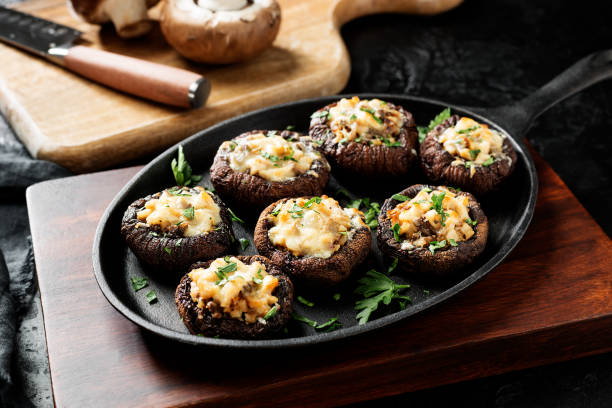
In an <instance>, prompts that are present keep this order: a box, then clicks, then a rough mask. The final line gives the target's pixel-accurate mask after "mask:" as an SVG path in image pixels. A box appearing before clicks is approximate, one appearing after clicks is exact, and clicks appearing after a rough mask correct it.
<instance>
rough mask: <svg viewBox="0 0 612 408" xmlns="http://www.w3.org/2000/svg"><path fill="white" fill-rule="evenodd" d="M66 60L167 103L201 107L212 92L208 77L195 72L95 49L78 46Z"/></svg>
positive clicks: (95, 76)
mask: <svg viewBox="0 0 612 408" xmlns="http://www.w3.org/2000/svg"><path fill="white" fill-rule="evenodd" d="M63 60H64V61H63V62H64V66H65V67H66V68H68V69H69V70H71V71H73V72H76V73H78V74H80V75H82V76H84V77H86V78H89V79H92V80H94V81H97V82H100V83H102V84H104V85H107V86H109V87H111V88H115V89H118V90H120V91H123V92H126V93H129V94H132V95H136V96H140V97H142V98H145V99H150V100H153V101H156V102H161V103H165V104H168V105H174V106H181V107H185V108H188V107H192V108H198V107H200V106H202V105H204V103H205V102H206V99H207V98H208V95H209V93H210V83H209V82H208V80H207V79H206V78H204V77H203V76H201V75H198V74H196V73H194V72H190V71H187V70H184V69H179V68H173V67H169V66H167V65H162V64H156V63H153V62H149V61H144V60H141V59H138V58H132V57H126V56H124V55H119V54H114V53H112V52H107V51H102V50H98V49H95V48H90V47H84V46H81V45H77V46H75V47H72V48H70V49H69V51H68V53H67V54H66V55H65V56H64V58H63Z"/></svg>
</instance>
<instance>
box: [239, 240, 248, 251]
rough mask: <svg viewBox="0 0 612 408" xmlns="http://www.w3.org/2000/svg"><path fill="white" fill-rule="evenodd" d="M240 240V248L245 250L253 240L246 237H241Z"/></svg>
mask: <svg viewBox="0 0 612 408" xmlns="http://www.w3.org/2000/svg"><path fill="white" fill-rule="evenodd" d="M238 241H239V242H240V249H242V250H243V251H244V250H245V249H247V248H248V247H249V245H250V244H251V242H250V241H249V240H248V239H246V238H240V239H239V240H238Z"/></svg>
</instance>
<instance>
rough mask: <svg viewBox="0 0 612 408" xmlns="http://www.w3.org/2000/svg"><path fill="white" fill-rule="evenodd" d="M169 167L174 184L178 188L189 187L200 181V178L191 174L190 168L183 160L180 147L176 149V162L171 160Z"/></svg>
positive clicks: (181, 147)
mask: <svg viewBox="0 0 612 408" xmlns="http://www.w3.org/2000/svg"><path fill="white" fill-rule="evenodd" d="M170 167H171V168H172V174H174V179H175V180H176V184H178V185H179V186H189V185H191V184H195V183H197V182H198V181H200V180H202V176H197V175H193V174H192V170H191V166H190V165H189V163H188V162H187V160H185V154H184V153H183V146H182V145H179V147H178V160H177V159H172V162H171V163H170Z"/></svg>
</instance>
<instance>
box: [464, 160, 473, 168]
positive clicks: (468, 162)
mask: <svg viewBox="0 0 612 408" xmlns="http://www.w3.org/2000/svg"><path fill="white" fill-rule="evenodd" d="M474 164H475V163H474V162H473V161H469V160H468V161H466V162H465V168H466V169H469V168H470V167H472V166H473V165H474Z"/></svg>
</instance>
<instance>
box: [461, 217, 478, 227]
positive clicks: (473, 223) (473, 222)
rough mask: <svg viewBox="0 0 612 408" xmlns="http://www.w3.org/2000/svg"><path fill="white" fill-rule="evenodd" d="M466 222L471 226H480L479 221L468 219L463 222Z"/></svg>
mask: <svg viewBox="0 0 612 408" xmlns="http://www.w3.org/2000/svg"><path fill="white" fill-rule="evenodd" d="M463 221H465V222H467V223H468V224H470V225H471V226H475V225H476V224H478V221H476V220H472V219H470V218H466V219H465V220H463Z"/></svg>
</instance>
